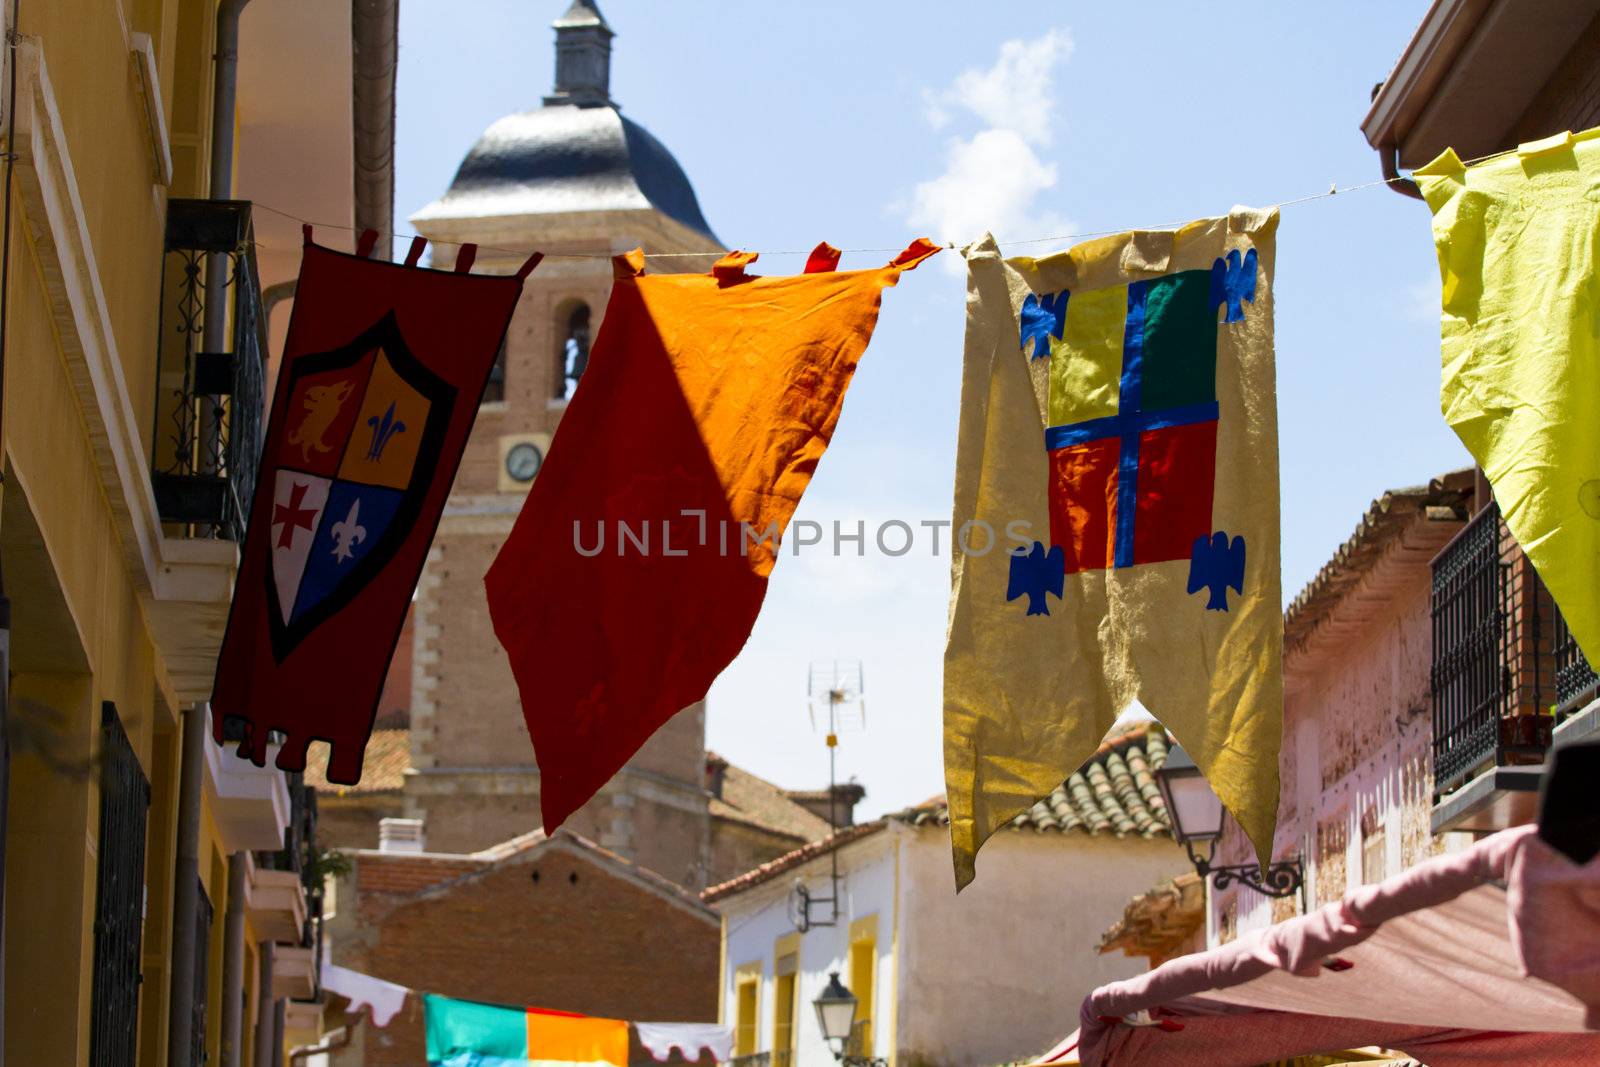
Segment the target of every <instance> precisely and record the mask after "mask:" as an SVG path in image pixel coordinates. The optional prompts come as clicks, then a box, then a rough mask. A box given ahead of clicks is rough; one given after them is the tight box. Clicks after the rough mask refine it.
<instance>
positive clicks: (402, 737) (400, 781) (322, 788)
mask: <svg viewBox="0 0 1600 1067" xmlns="http://www.w3.org/2000/svg"><path fill="white" fill-rule="evenodd" d="M410 769H411V731H410V730H408V729H405V728H404V727H401V728H398V729H386V730H374V731H372V736H371V737H370V738H368V739H367V751H366V754H365V756H363V757H362V761H361V781H360V782H358V783H356V784H355V785H339V784H337V783H334V782H330V781H328V746H327V745H312V746H311V749H310V751H309V752H307V753H306V778H305V780H306V785H310V786H316V788H317V791H318V792H319V793H327V794H330V795H333V796H344V795H346V794H351V793H389V792H399V791H400V787H401V786H403V785H405V781H406V771H408V770H410Z"/></svg>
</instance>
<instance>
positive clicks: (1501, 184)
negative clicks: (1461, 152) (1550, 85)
mask: <svg viewBox="0 0 1600 1067" xmlns="http://www.w3.org/2000/svg"><path fill="white" fill-rule="evenodd" d="M1416 179H1417V185H1418V187H1419V188H1421V190H1422V195H1423V196H1424V197H1426V198H1427V201H1428V206H1429V207H1430V208H1432V209H1433V239H1434V245H1435V248H1436V250H1437V252H1438V255H1439V274H1440V279H1441V282H1442V287H1443V298H1444V308H1443V318H1442V327H1441V332H1442V351H1443V376H1442V380H1441V383H1440V388H1439V403H1440V407H1441V409H1442V410H1443V412H1444V417H1445V421H1446V422H1448V423H1449V424H1450V428H1451V429H1453V430H1455V432H1456V436H1458V437H1460V438H1461V443H1462V444H1464V445H1466V446H1467V450H1468V451H1469V452H1471V453H1472V458H1473V459H1474V460H1476V461H1477V463H1478V466H1480V467H1482V468H1483V473H1484V475H1485V476H1486V477H1487V478H1488V479H1489V485H1490V486H1491V487H1493V489H1494V499H1495V503H1496V504H1498V505H1499V507H1500V514H1501V515H1502V516H1503V517H1504V519H1505V523H1506V527H1507V528H1508V529H1510V531H1511V533H1512V536H1514V537H1515V538H1516V539H1517V543H1518V544H1519V545H1521V546H1522V550H1523V551H1524V552H1526V553H1527V554H1528V558H1529V559H1530V560H1532V561H1533V566H1534V569H1535V570H1537V571H1538V572H1539V577H1540V578H1542V579H1543V580H1544V584H1545V585H1546V586H1547V587H1549V589H1550V595H1551V596H1552V597H1554V598H1555V602H1556V606H1557V607H1558V608H1560V609H1561V616H1562V618H1563V619H1565V620H1566V623H1567V625H1568V626H1569V627H1570V628H1571V631H1572V636H1573V639H1574V640H1576V641H1577V643H1578V647H1579V648H1580V649H1582V650H1583V654H1584V656H1585V657H1586V658H1587V659H1588V661H1589V663H1590V664H1591V665H1595V666H1600V595H1597V593H1600V423H1597V422H1596V421H1595V419H1594V417H1593V415H1592V414H1591V412H1592V411H1593V405H1594V401H1595V397H1596V396H1600V318H1597V314H1600V313H1597V311H1596V303H1597V297H1596V294H1597V292H1600V281H1597V272H1600V264H1597V263H1596V260H1597V259H1600V256H1597V249H1600V209H1597V207H1596V202H1597V201H1600V129H1594V130H1589V131H1588V132H1586V133H1579V134H1573V133H1559V134H1556V135H1555V136H1553V137H1547V138H1545V139H1544V140H1542V141H1534V142H1532V143H1530V144H1524V145H1520V146H1518V148H1517V150H1516V151H1515V152H1508V153H1506V154H1505V155H1500V156H1496V157H1494V158H1493V159H1489V160H1486V161H1484V162H1482V163H1479V164H1477V165H1476V166H1472V167H1468V166H1466V165H1465V164H1463V163H1462V162H1461V158H1460V157H1459V156H1457V155H1456V153H1455V150H1454V149H1448V148H1447V149H1445V151H1444V153H1443V154H1442V155H1441V156H1440V157H1439V158H1438V159H1436V160H1434V161H1433V162H1432V163H1429V164H1428V165H1427V166H1425V167H1422V168H1420V169H1418V170H1417V171H1416Z"/></svg>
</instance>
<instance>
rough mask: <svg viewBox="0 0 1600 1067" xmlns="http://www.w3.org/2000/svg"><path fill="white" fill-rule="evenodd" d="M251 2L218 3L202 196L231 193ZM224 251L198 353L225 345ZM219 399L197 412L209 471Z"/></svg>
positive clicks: (211, 281)
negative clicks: (243, 34) (243, 22)
mask: <svg viewBox="0 0 1600 1067" xmlns="http://www.w3.org/2000/svg"><path fill="white" fill-rule="evenodd" d="M249 2H250V0H222V3H221V4H219V5H218V6H217V43H216V49H215V51H214V52H213V54H212V59H213V60H214V61H215V63H216V73H215V75H213V77H212V80H211V181H210V185H209V190H208V193H207V195H209V196H210V197H211V199H213V200H227V199H229V198H231V197H232V196H233V125H234V114H235V111H236V110H237V109H236V107H235V104H236V101H237V98H238V95H239V14H240V13H241V12H242V11H243V10H244V6H245V5H246V4H248V3H249ZM230 258H231V255H230V253H228V252H212V253H211V254H210V255H209V256H207V257H206V294H207V299H206V305H205V315H204V317H203V318H202V319H201V333H200V347H201V351H203V352H222V351H225V350H226V348H227V338H228V302H227V301H226V300H225V299H224V298H223V293H225V292H226V291H227V285H228V261H229V259H230ZM221 406H222V398H221V397H216V396H211V397H207V398H206V400H205V403H204V405H203V411H202V413H201V429H200V432H201V438H202V440H201V446H200V452H201V455H200V469H201V470H202V471H204V472H206V473H208V474H209V473H214V471H215V469H216V456H217V450H218V439H219V438H220V436H221V434H222V423H221V412H220V408H221Z"/></svg>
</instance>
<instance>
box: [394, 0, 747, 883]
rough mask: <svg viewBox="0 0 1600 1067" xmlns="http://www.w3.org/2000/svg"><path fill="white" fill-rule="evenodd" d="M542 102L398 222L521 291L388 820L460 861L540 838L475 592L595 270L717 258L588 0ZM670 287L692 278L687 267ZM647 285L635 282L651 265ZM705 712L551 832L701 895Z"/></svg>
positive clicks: (553, 399) (455, 496)
mask: <svg viewBox="0 0 1600 1067" xmlns="http://www.w3.org/2000/svg"><path fill="white" fill-rule="evenodd" d="M554 28H555V38H556V40H555V85H554V88H553V90H552V91H551V93H550V94H549V95H548V96H546V97H544V99H543V106H541V107H538V108H535V109H533V110H529V111H522V112H518V113H516V114H513V115H507V116H506V117H505V118H502V119H500V120H499V121H497V122H495V123H494V124H493V125H491V126H490V127H489V128H488V129H487V130H486V131H484V133H483V135H482V137H480V138H479V140H478V142H477V144H475V145H474V146H473V148H472V150H471V151H470V152H468V153H467V156H466V158H465V159H464V160H463V161H462V163H461V166H460V169H459V170H458V171H457V172H456V176H455V178H454V180H453V181H452V182H451V184H450V188H449V189H448V190H447V191H446V192H445V194H444V195H443V196H442V197H440V198H439V199H438V200H436V201H434V202H433V203H431V204H429V205H428V206H427V207H424V208H423V209H422V210H421V211H419V212H417V213H416V214H415V215H413V216H412V218H411V221H412V223H413V224H414V225H415V227H416V229H417V232H419V233H421V234H423V235H424V236H426V237H427V238H429V240H430V241H431V242H433V244H434V247H435V261H436V262H448V261H449V259H450V258H451V257H453V255H454V252H453V249H452V248H451V246H453V245H459V244H463V243H467V242H472V243H476V244H477V245H478V246H479V252H478V257H477V262H476V265H475V267H474V269H475V270H476V271H478V272H490V271H501V272H504V273H511V272H513V271H515V270H516V268H517V267H518V266H519V265H520V264H521V262H522V260H523V259H524V258H525V257H526V255H527V253H528V252H529V251H532V250H539V251H542V252H544V253H545V254H546V256H547V258H546V259H545V260H544V262H543V263H542V264H540V266H539V268H538V269H537V270H535V271H534V272H533V274H532V275H530V276H529V278H528V280H527V283H526V286H525V288H524V290H523V294H522V299H521V302H520V303H519V304H518V307H517V310H516V313H515V315H514V317H513V318H512V322H511V327H510V330H509V331H508V332H507V335H506V340H505V344H504V346H503V348H502V349H501V352H500V356H499V359H498V361H497V363H496V366H495V370H494V373H493V375H492V376H491V380H490V383H489V387H488V389H487V391H486V392H485V394H484V397H483V401H482V406H481V407H480V409H479V412H478V419H477V423H476V426H475V428H474V430H473V434H472V438H471V440H470V442H469V443H468V446H467V450H466V454H465V456H464V458H463V461H462V464H461V469H460V473H459V474H458V475H457V477H456V481H455V485H454V487H453V489H452V492H451V496H450V499H449V502H448V504H447V505H446V507H445V511H444V518H443V521H442V522H441V524H440V526H439V532H438V535H437V537H436V539H435V541H434V545H433V548H432V550H431V552H430V554H429V557H428V563H427V567H426V569H425V570H424V572H423V576H422V580H421V583H420V584H419V587H418V589H417V594H416V601H415V604H414V634H415V636H414V645H413V673H412V700H411V729H410V738H411V740H410V744H411V769H410V770H409V771H408V772H407V775H406V782H405V786H404V789H403V803H404V810H405V814H407V815H408V816H410V817H413V818H421V819H423V820H424V821H425V827H426V834H427V844H428V847H429V849H430V850H433V851H441V852H467V851H474V850H478V849H483V848H487V847H490V846H492V845H495V844H498V843H500V842H502V841H505V840H507V839H509V838H511V837H513V836H516V835H518V834H522V833H526V832H528V831H530V830H534V829H537V828H538V827H539V823H540V819H539V804H538V799H539V771H538V768H537V766H536V765H535V761H534V754H533V747H532V745H531V744H530V742H529V740H528V734H527V730H526V728H525V727H524V725H523V721H522V713H521V708H520V705H519V702H518V694H517V688H516V684H515V682H514V681H513V680H512V675H511V669H510V666H509V664H508V663H507V660H506V656H505V653H504V652H503V651H502V650H501V649H500V646H499V644H498V643H497V642H496V640H495V637H494V632H493V630H492V628H491V625H490V620H489V611H488V605H487V602H486V600H485V596H484V587H483V576H484V573H485V572H486V571H487V570H488V568H489V564H490V561H491V560H493V558H494V556H495V553H496V552H498V551H499V549H500V546H501V545H502V544H504V543H505V539H506V537H507V535H508V534H509V533H510V531H511V527H512V524H513V522H514V521H515V519H516V516H517V513H518V511H519V510H520V509H521V507H522V503H523V499H524V498H525V497H526V495H527V492H528V489H529V487H530V486H531V485H532V484H533V482H534V480H535V479H537V478H538V476H539V468H540V467H541V466H542V464H543V462H544V457H545V455H546V453H548V451H549V449H550V447H551V441H552V438H553V435H554V433H555V430H556V427H557V425H558V424H559V423H560V420H561V415H562V412H563V411H564V410H565V409H566V405H567V400H568V398H569V397H570V396H571V395H572V391H573V389H574V388H576V386H577V383H578V382H579V380H580V379H581V377H582V375H583V370H584V366H585V364H586V362H587V359H588V353H589V345H590V341H591V339H592V338H593V337H594V335H595V333H596V331H598V329H599V327H600V318H601V316H602V314H603V313H604V309H605V305H606V299H607V296H608V294H609V293H610V289H611V277H612V267H611V263H610V259H609V257H611V256H612V255H615V254H618V253H620V252H624V251H627V250H629V249H632V248H635V247H643V248H644V250H645V251H646V253H649V252H653V251H704V252H709V253H716V252H720V251H721V250H722V247H721V245H720V243H719V242H718V241H717V238H716V236H715V235H714V234H713V233H712V232H711V228H710V227H709V226H708V225H707V223H706V221H705V218H704V217H703V216H702V215H701V213H700V206H699V203H698V201H697V200H696V198H695V194H694V189H693V188H692V187H691V186H690V184H689V180H688V178H687V177H686V176H685V174H684V172H683V169H682V168H681V167H680V166H679V165H678V162H677V160H675V159H674V158H673V156H672V153H670V152H669V151H668V150H667V149H666V147H665V146H664V145H662V143H661V142H660V141H658V140H656V138H655V137H654V136H652V135H651V134H650V133H649V131H647V130H646V129H645V128H644V127H642V126H640V125H639V124H638V123H636V122H634V121H633V120H632V119H631V118H628V117H626V116H624V115H623V113H622V111H621V109H620V107H619V106H618V105H617V104H616V102H615V101H613V100H612V99H611V88H610V76H611V46H612V40H613V38H614V37H615V34H614V33H613V31H612V29H611V27H610V26H609V25H608V24H607V23H606V20H605V18H604V16H602V15H601V14H600V11H599V9H598V7H597V6H596V5H595V4H594V3H593V2H592V0H574V2H573V3H572V5H571V7H570V8H568V10H567V12H566V13H565V14H564V15H562V16H561V17H560V18H559V19H557V20H556V22H555V23H554ZM669 262H685V263H687V264H695V266H690V267H688V268H687V269H698V270H703V269H709V264H710V257H708V258H707V259H706V260H697V259H691V260H687V261H669ZM652 269H653V267H652ZM705 768H706V757H705V709H704V705H703V704H700V705H695V706H693V707H690V708H687V709H685V710H684V711H683V712H682V713H680V714H679V715H678V716H677V717H676V718H675V719H673V720H672V721H671V722H670V723H668V724H667V725H666V726H664V727H662V729H661V730H660V731H658V732H657V734H656V735H655V736H654V737H653V738H652V739H651V740H650V741H649V743H648V744H646V745H645V747H644V748H643V749H642V750H641V751H640V752H639V753H638V755H636V756H635V757H634V759H633V760H632V761H631V762H630V763H629V764H628V766H627V767H626V768H625V769H624V770H623V771H622V772H621V773H619V774H618V775H617V777H616V778H614V779H613V780H612V781H611V782H610V783H609V784H608V785H607V786H606V787H605V789H604V790H602V792H601V793H600V794H599V795H598V796H597V797H595V799H594V800H593V801H591V802H590V803H589V804H588V805H587V806H586V807H584V808H583V809H582V810H581V811H580V812H579V813H578V814H576V815H575V816H573V818H572V819H571V820H570V821H569V823H568V824H567V825H568V826H570V827H571V828H572V829H573V830H574V831H576V832H578V833H580V834H583V835H584V836H586V837H589V838H591V839H592V840H594V841H596V842H598V843H599V844H601V845H603V846H605V847H606V848H609V849H612V850H613V851H615V852H618V853H619V854H621V855H623V856H625V857H627V858H629V859H631V860H634V861H635V862H638V863H640V864H642V865H643V866H646V867H649V868H650V869H652V870H654V871H656V872H657V873H659V874H662V875H664V876H666V877H668V878H670V879H672V880H673V881H676V882H679V883H682V884H686V885H690V886H696V885H699V884H703V880H704V876H705V871H706V869H707V864H708V861H709V847H710V845H709V841H710V820H709V815H708V795H707V792H706V782H705V773H706V772H705Z"/></svg>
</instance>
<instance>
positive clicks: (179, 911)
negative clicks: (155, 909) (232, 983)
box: [167, 704, 209, 1067]
mask: <svg viewBox="0 0 1600 1067" xmlns="http://www.w3.org/2000/svg"><path fill="white" fill-rule="evenodd" d="M208 707H209V705H206V704H191V705H190V706H189V709H188V710H187V711H185V712H184V713H183V741H182V745H183V748H182V754H181V756H180V758H179V767H180V770H179V772H178V847H177V854H178V860H177V865H176V869H175V872H174V877H175V878H176V880H177V885H176V890H175V892H174V893H173V901H172V995H171V997H170V999H169V1001H168V1014H167V1063H168V1064H169V1065H170V1067H200V1065H199V1064H197V1063H190V1062H189V1046H190V1043H191V1041H190V1039H191V1036H192V1030H193V1027H194V968H195V957H196V954H197V953H200V952H204V951H205V946H204V945H199V944H196V943H195V933H196V930H195V926H196V923H197V920H198V916H199V911H200V796H201V793H202V791H203V789H204V781H203V779H204V776H205V762H206V761H205V743H206V712H207V709H208Z"/></svg>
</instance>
